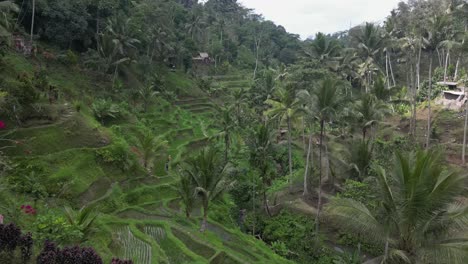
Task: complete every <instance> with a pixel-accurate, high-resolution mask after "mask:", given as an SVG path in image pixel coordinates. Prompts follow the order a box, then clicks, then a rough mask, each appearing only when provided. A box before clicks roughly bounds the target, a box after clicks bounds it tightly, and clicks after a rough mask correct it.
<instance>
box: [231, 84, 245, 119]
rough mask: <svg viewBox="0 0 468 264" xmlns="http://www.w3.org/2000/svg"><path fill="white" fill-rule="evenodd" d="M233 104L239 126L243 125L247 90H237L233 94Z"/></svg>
mask: <svg viewBox="0 0 468 264" xmlns="http://www.w3.org/2000/svg"><path fill="white" fill-rule="evenodd" d="M231 97H232V104H233V106H234V108H235V111H236V119H237V124H238V125H241V116H242V109H243V108H244V107H245V106H246V105H247V99H248V98H247V93H246V92H245V90H244V89H243V88H242V89H236V90H234V92H233V93H232V96H231Z"/></svg>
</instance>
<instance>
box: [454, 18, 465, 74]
mask: <svg viewBox="0 0 468 264" xmlns="http://www.w3.org/2000/svg"><path fill="white" fill-rule="evenodd" d="M467 26H468V25H465V34H463V40H462V46H464V44H465V36H466V31H467ZM462 57H463V51H460V53H459V54H458V58H457V64H456V66H455V74H454V76H453V80H455V81H456V80H457V78H458V68H459V66H460V60H461V58H462Z"/></svg>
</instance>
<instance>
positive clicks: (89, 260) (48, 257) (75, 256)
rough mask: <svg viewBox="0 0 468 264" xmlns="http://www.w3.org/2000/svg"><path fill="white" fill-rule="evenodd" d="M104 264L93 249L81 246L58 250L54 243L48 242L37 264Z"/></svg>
mask: <svg viewBox="0 0 468 264" xmlns="http://www.w3.org/2000/svg"><path fill="white" fill-rule="evenodd" d="M62 263H73V264H102V263H103V261H102V259H101V257H100V256H99V255H98V254H97V253H96V251H94V249H93V248H81V247H79V246H74V247H65V248H63V249H60V248H58V247H57V246H56V245H55V244H54V243H52V242H49V241H46V242H45V244H44V248H43V250H42V252H41V253H40V254H39V256H38V257H37V264H62Z"/></svg>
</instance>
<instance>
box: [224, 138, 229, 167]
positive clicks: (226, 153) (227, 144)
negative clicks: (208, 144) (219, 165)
mask: <svg viewBox="0 0 468 264" xmlns="http://www.w3.org/2000/svg"><path fill="white" fill-rule="evenodd" d="M225 133H226V135H224V145H225V146H224V160H225V161H226V162H228V158H229V157H228V155H229V134H228V133H227V131H225Z"/></svg>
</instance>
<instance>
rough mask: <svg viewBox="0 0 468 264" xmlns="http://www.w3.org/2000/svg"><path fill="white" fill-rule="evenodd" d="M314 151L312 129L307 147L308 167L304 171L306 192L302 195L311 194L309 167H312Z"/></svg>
mask: <svg viewBox="0 0 468 264" xmlns="http://www.w3.org/2000/svg"><path fill="white" fill-rule="evenodd" d="M311 152H312V131H311V132H310V134H309V147H308V148H307V158H306V167H305V172H304V193H303V194H302V195H304V196H307V195H309V186H308V184H309V183H308V182H309V179H308V176H309V169H310V165H309V164H310V153H311Z"/></svg>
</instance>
